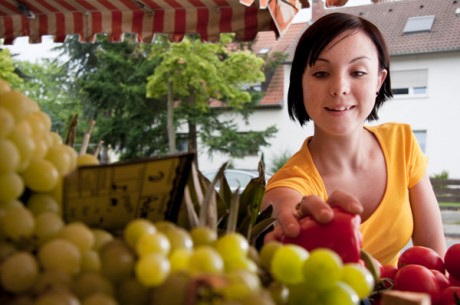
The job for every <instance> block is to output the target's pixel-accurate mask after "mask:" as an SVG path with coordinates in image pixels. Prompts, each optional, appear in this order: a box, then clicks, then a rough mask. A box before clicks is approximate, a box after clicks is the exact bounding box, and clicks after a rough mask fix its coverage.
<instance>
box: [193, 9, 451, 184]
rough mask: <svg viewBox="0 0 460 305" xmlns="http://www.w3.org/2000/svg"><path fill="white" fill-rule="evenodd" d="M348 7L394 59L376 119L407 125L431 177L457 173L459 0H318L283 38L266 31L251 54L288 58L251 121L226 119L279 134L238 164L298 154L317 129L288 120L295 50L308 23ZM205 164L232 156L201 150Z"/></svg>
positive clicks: (215, 163)
mask: <svg viewBox="0 0 460 305" xmlns="http://www.w3.org/2000/svg"><path fill="white" fill-rule="evenodd" d="M336 11H339V12H346V13H350V14H355V15H358V16H361V17H363V18H367V19H368V20H370V21H371V22H373V23H374V24H376V25H377V26H378V27H379V28H380V30H381V31H382V33H383V35H384V36H385V38H386V40H387V44H388V47H389V50H390V56H391V67H390V68H391V70H390V71H391V78H392V88H393V90H394V98H393V99H392V100H390V101H388V102H387V103H385V104H384V105H383V106H382V108H381V109H380V111H379V117H380V118H379V120H378V121H377V122H375V123H374V122H372V123H369V124H376V123H383V122H389V121H396V122H404V123H408V124H410V125H411V126H412V128H413V131H414V134H415V135H416V137H417V139H418V140H419V143H420V145H421V147H422V149H423V150H424V152H425V153H426V155H427V156H428V158H429V165H428V174H429V175H435V174H438V173H441V172H442V171H447V172H448V173H449V176H450V177H451V178H460V118H458V117H457V116H459V115H460V2H459V1H458V0H436V1H433V0H402V1H391V2H390V1H385V2H381V3H377V4H370V5H362V6H355V7H341V8H333V9H327V8H325V6H324V3H323V2H322V1H321V0H316V1H313V4H312V14H311V15H312V20H309V21H302V22H294V23H292V24H291V25H290V27H289V29H288V30H287V32H286V33H285V35H283V36H282V37H281V38H279V39H278V40H276V38H275V35H274V33H273V32H261V33H259V34H258V36H257V38H256V40H255V43H254V47H253V49H254V52H256V53H258V54H267V53H268V54H270V53H273V52H282V53H285V54H286V55H287V59H286V60H285V62H284V64H283V65H280V66H279V67H278V68H277V70H276V71H275V73H274V74H273V76H272V77H271V79H270V80H269V83H268V86H267V89H266V92H265V96H264V98H263V99H262V101H261V102H260V105H259V107H258V108H257V110H256V111H255V112H254V113H253V114H252V116H251V117H250V120H249V121H250V126H246V125H245V124H243V123H242V120H240V119H239V118H238V116H237V115H234V114H232V113H227V114H226V115H225V116H224V117H223V119H232V120H234V122H238V124H239V126H240V130H241V132H244V131H245V130H263V129H265V128H266V127H268V126H270V125H273V124H275V125H276V126H277V128H278V133H277V135H276V137H274V138H272V139H270V140H269V141H270V143H271V146H270V147H265V148H263V149H262V150H261V152H260V154H259V155H254V156H247V157H245V158H244V159H233V160H231V163H232V165H233V166H234V167H236V168H249V169H254V168H257V164H258V161H259V160H260V158H261V156H262V155H263V158H264V161H265V164H266V168H267V170H270V169H271V167H272V166H273V163H274V162H275V161H276V160H278V159H280V158H282V157H283V156H287V155H290V154H292V153H294V152H295V151H297V150H298V149H299V147H300V146H301V145H302V143H303V141H304V139H305V137H307V136H308V135H311V134H312V132H313V126H312V123H311V122H309V123H308V124H307V126H304V127H303V128H302V127H300V125H299V124H298V123H296V122H293V121H291V120H290V119H289V116H288V111H287V98H286V97H287V90H288V87H289V74H290V68H291V64H292V57H293V53H294V50H295V47H296V44H297V41H298V39H299V36H300V35H301V34H302V32H303V31H304V30H305V29H306V27H308V26H309V24H310V22H313V20H316V19H318V18H319V17H320V16H322V15H324V14H328V13H330V12H336ZM198 157H199V164H200V169H204V170H205V169H211V168H216V167H219V166H220V165H221V164H222V163H223V162H225V161H228V160H229V158H228V156H225V155H214V156H213V157H212V158H209V157H208V156H206V155H204V154H199V155H198Z"/></svg>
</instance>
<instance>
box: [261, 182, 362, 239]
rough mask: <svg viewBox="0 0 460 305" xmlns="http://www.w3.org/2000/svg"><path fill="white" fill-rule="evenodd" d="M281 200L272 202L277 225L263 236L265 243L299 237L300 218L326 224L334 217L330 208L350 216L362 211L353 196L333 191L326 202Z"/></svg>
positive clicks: (271, 195) (269, 195) (317, 198)
mask: <svg viewBox="0 0 460 305" xmlns="http://www.w3.org/2000/svg"><path fill="white" fill-rule="evenodd" d="M267 195H268V196H267V197H269V198H270V197H274V196H273V195H274V194H267ZM289 197H294V196H289ZM299 197H300V196H299ZM273 199H274V198H273ZM283 199H285V200H281V201H276V200H272V202H273V203H272V205H273V217H275V218H276V220H277V225H275V228H274V230H273V231H271V232H270V233H268V234H267V235H266V236H265V239H264V240H265V242H267V241H270V240H279V239H280V238H281V236H283V235H286V236H289V237H296V236H297V235H299V232H300V223H299V219H300V218H302V217H306V216H311V217H313V218H314V219H315V220H316V221H317V222H319V223H328V222H329V221H330V220H331V219H332V217H333V216H334V215H333V211H332V206H336V207H340V208H342V209H343V210H345V211H347V212H349V213H352V214H361V212H362V211H363V207H362V205H361V204H360V203H359V202H358V200H357V199H356V198H355V197H354V196H352V195H351V194H348V193H346V192H342V191H334V192H333V193H332V194H331V195H330V196H329V198H328V200H327V202H324V201H323V200H322V199H321V198H320V197H318V196H315V195H311V196H304V197H301V199H300V202H298V203H297V204H292V201H291V202H286V198H283ZM291 199H292V198H291Z"/></svg>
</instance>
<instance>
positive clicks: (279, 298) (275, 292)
mask: <svg viewBox="0 0 460 305" xmlns="http://www.w3.org/2000/svg"><path fill="white" fill-rule="evenodd" d="M267 289H268V291H269V292H270V297H271V299H272V300H273V301H274V302H275V304H279V305H281V304H286V303H287V301H288V299H289V288H288V287H287V286H286V285H284V284H282V283H280V282H276V281H273V282H271V283H270V284H269V286H268V288H267Z"/></svg>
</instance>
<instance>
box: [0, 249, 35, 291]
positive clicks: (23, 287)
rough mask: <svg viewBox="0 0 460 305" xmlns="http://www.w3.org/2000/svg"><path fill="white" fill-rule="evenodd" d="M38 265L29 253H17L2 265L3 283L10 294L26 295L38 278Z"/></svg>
mask: <svg viewBox="0 0 460 305" xmlns="http://www.w3.org/2000/svg"><path fill="white" fill-rule="evenodd" d="M38 272H39V269H38V264H37V261H36V260H35V257H34V256H33V255H32V254H30V253H29V252H16V253H13V254H11V255H10V256H8V257H7V258H6V259H5V261H4V262H3V263H2V268H1V283H2V286H3V287H4V288H5V289H6V290H7V291H9V292H13V293H24V292H27V291H28V290H29V289H31V288H32V285H33V284H34V282H35V280H36V279H37V277H38Z"/></svg>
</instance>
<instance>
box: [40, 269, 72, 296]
mask: <svg viewBox="0 0 460 305" xmlns="http://www.w3.org/2000/svg"><path fill="white" fill-rule="evenodd" d="M71 283H72V278H71V276H70V275H69V274H68V273H65V272H62V271H58V270H45V271H43V272H40V274H39V275H38V277H37V280H36V281H35V283H34V285H33V288H32V292H33V293H34V294H35V295H41V294H43V293H45V292H47V291H50V290H55V289H69V288H70V285H71Z"/></svg>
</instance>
